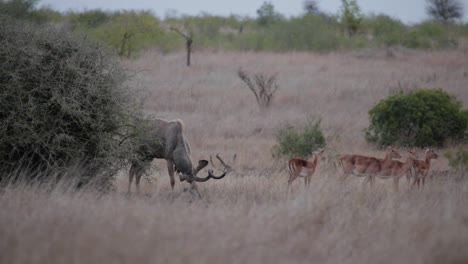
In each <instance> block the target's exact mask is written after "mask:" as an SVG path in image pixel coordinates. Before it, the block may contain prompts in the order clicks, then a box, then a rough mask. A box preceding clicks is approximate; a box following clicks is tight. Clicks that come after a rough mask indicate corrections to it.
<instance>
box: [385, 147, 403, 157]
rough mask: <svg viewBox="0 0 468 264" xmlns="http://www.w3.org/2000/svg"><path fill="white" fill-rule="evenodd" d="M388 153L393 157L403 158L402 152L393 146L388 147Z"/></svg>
mask: <svg viewBox="0 0 468 264" xmlns="http://www.w3.org/2000/svg"><path fill="white" fill-rule="evenodd" d="M387 155H390V158H391V159H399V158H401V154H400V152H398V151H397V150H395V149H394V148H393V147H392V146H388V147H387Z"/></svg>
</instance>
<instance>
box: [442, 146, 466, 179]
mask: <svg viewBox="0 0 468 264" xmlns="http://www.w3.org/2000/svg"><path fill="white" fill-rule="evenodd" d="M445 157H446V158H447V159H448V161H449V165H450V167H452V168H453V169H455V170H458V171H461V172H462V174H464V173H465V171H466V167H467V166H468V150H467V149H466V148H463V147H461V146H459V147H458V148H457V149H456V151H455V152H452V151H448V152H446V153H445Z"/></svg>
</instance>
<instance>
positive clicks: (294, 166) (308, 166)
mask: <svg viewBox="0 0 468 264" xmlns="http://www.w3.org/2000/svg"><path fill="white" fill-rule="evenodd" d="M323 151H324V150H323V149H320V150H318V151H314V152H313V153H312V158H311V159H310V160H305V159H301V158H292V159H290V160H289V161H288V168H289V179H288V191H289V187H290V186H291V183H292V182H293V181H294V180H295V179H297V177H304V183H305V185H306V186H310V178H311V177H312V174H314V172H315V169H316V168H317V162H318V158H319V155H320V154H322V153H323Z"/></svg>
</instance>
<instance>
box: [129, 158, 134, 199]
mask: <svg viewBox="0 0 468 264" xmlns="http://www.w3.org/2000/svg"><path fill="white" fill-rule="evenodd" d="M133 176H134V170H133V165H132V167H131V168H130V172H129V173H128V190H127V194H128V195H130V194H131V193H132V182H133Z"/></svg>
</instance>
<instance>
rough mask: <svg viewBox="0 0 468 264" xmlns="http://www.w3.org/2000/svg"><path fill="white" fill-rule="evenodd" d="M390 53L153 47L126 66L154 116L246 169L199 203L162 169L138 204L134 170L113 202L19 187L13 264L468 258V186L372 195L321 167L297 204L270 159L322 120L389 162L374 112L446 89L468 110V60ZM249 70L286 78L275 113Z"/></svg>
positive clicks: (5, 219) (10, 191) (0, 222)
mask: <svg viewBox="0 0 468 264" xmlns="http://www.w3.org/2000/svg"><path fill="white" fill-rule="evenodd" d="M382 54H384V52H383V51H382V52H381V51H367V53H363V52H360V53H346V54H328V55H318V54H311V53H287V54H265V53H263V54H257V53H195V54H194V57H193V62H194V64H193V66H192V67H190V68H187V67H185V66H184V55H183V53H174V54H169V55H164V56H163V55H160V54H158V53H155V52H148V53H147V54H146V55H145V56H143V57H142V58H141V59H139V60H137V61H126V62H124V63H125V65H126V67H127V68H129V69H131V70H132V71H135V72H136V73H137V74H136V75H135V79H134V83H133V85H134V87H136V88H138V89H141V90H143V91H145V92H146V99H147V100H146V109H147V111H148V113H152V114H153V115H155V116H160V117H165V118H181V119H182V120H184V122H185V123H186V136H187V137H188V139H189V141H190V143H191V146H192V151H193V156H194V159H201V158H205V159H206V158H208V157H209V155H211V154H215V153H221V154H222V156H223V157H224V158H225V159H227V160H229V159H230V157H231V156H232V155H233V154H234V153H237V157H238V158H237V162H236V163H235V168H236V170H237V171H238V172H239V174H240V175H231V177H228V178H226V179H223V180H220V181H211V182H208V183H206V184H200V185H199V186H200V189H201V190H202V193H203V195H204V197H205V198H206V200H208V203H204V202H201V201H194V202H190V197H189V195H188V193H186V192H184V191H183V187H184V185H182V184H180V183H177V184H176V190H175V194H176V196H177V198H176V199H175V201H174V202H171V200H170V194H171V191H170V187H169V186H170V185H169V181H168V176H167V174H166V171H165V164H164V162H161V161H157V162H155V163H154V164H155V168H153V171H152V174H153V176H154V177H155V181H156V182H155V183H154V184H149V183H147V182H144V184H143V189H142V190H143V192H144V194H143V195H140V196H133V197H132V198H127V197H126V196H125V195H124V193H125V191H126V187H127V182H128V180H127V178H126V176H127V174H126V172H123V173H122V176H121V177H119V178H118V180H117V186H118V191H117V192H116V193H113V194H110V195H106V196H102V197H99V196H98V195H96V194H95V193H92V192H88V191H83V192H79V193H75V192H71V191H68V190H67V188H64V187H60V188H57V189H56V190H54V191H52V192H46V191H45V190H44V189H43V188H39V187H30V186H25V185H18V186H10V187H7V188H5V189H3V190H1V191H0V204H1V205H2V209H1V212H0V263H183V262H184V263H186V262H189V263H219V262H227V263H271V262H273V263H286V262H287V263H314V262H319V263H324V262H325V263H440V262H443V263H466V262H467V261H468V251H467V250H466V249H467V248H468V204H467V203H466V201H467V200H468V180H456V179H455V178H454V177H451V178H449V179H448V180H447V179H446V180H442V179H433V180H432V181H430V182H429V184H428V185H427V186H426V188H424V189H422V190H417V191H409V190H408V187H407V186H406V183H405V182H403V184H401V185H403V186H402V188H401V191H400V192H399V193H395V192H393V190H392V183H391V182H390V181H383V180H378V181H377V186H376V188H375V189H374V190H370V189H369V188H362V186H361V179H357V178H355V177H349V179H348V181H347V182H345V183H344V184H340V183H339V182H338V181H337V178H338V174H339V172H338V171H336V170H335V169H333V168H330V167H329V166H327V165H328V164H326V162H325V161H324V160H321V161H320V163H319V165H318V166H319V168H318V171H317V172H316V175H314V176H313V177H312V184H311V185H312V186H311V188H310V189H309V190H304V187H303V183H302V182H301V181H297V182H294V184H293V189H294V193H293V195H291V196H290V197H287V196H286V181H287V173H286V172H285V171H283V170H281V164H277V162H278V161H276V160H274V159H273V158H272V157H271V153H270V150H271V147H272V146H273V144H274V143H275V138H274V134H275V132H276V131H277V130H278V129H279V128H280V127H282V126H284V125H288V124H290V125H299V124H301V123H302V122H303V120H304V119H305V118H307V117H308V116H317V117H321V118H322V120H323V121H322V125H323V128H324V131H325V133H326V135H327V136H338V139H335V140H333V141H332V142H331V147H332V148H333V149H335V150H336V151H338V152H359V153H363V154H369V155H371V154H374V155H378V156H382V153H381V152H380V151H378V150H376V149H373V148H371V147H370V146H368V145H367V144H366V143H365V142H364V140H363V137H362V132H361V131H362V129H363V128H365V127H366V126H367V111H368V109H369V108H370V107H372V105H373V104H374V103H376V102H377V101H378V100H380V99H382V98H384V97H386V96H387V95H389V94H391V93H394V92H396V91H397V89H398V87H403V88H404V89H412V88H415V87H429V88H430V87H443V88H444V89H446V90H447V91H448V92H450V93H452V94H454V95H456V96H457V97H458V98H459V99H461V100H462V101H463V103H464V107H467V106H468V93H467V92H466V88H467V87H466V83H467V79H468V77H467V75H468V60H467V55H466V54H465V53H463V52H461V51H443V52H435V53H422V52H414V51H405V50H402V51H398V52H396V57H395V58H386V57H385V56H384V55H382ZM239 67H242V68H243V69H245V70H248V71H253V72H264V73H267V74H273V73H278V83H279V85H280V90H279V91H278V93H277V96H276V98H275V99H274V101H273V103H272V106H271V107H270V109H267V110H260V109H259V107H258V106H257V105H256V102H255V98H254V97H253V95H252V94H251V92H250V91H249V90H248V89H247V88H246V87H244V84H243V83H242V81H241V80H240V79H239V78H238V77H237V75H236V72H237V69H238V68H239ZM439 151H440V152H442V151H443V150H439ZM434 168H435V170H445V169H447V161H446V160H445V159H443V158H441V159H439V160H437V161H436V162H434ZM241 175H242V176H241ZM451 176H453V175H451ZM64 185H65V186H66V184H64Z"/></svg>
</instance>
